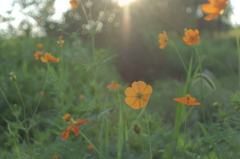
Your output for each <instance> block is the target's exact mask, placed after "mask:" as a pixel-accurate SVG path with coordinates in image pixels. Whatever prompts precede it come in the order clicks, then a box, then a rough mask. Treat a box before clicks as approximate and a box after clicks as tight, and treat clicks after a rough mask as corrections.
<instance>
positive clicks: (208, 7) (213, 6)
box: [202, 0, 228, 21]
mask: <svg viewBox="0 0 240 159" xmlns="http://www.w3.org/2000/svg"><path fill="white" fill-rule="evenodd" d="M208 1H209V4H203V5H202V11H203V12H205V13H208V14H209V15H208V16H206V17H205V18H204V19H205V20H208V21H209V20H213V19H215V18H216V17H217V16H219V15H221V14H223V12H224V8H225V7H226V5H227V4H228V1H227V0H208Z"/></svg>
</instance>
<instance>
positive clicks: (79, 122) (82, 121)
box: [76, 119, 90, 126]
mask: <svg viewBox="0 0 240 159" xmlns="http://www.w3.org/2000/svg"><path fill="white" fill-rule="evenodd" d="M86 122H88V123H89V122H90V121H89V120H87V119H84V120H81V119H78V120H77V121H76V123H77V124H78V125H79V126H80V125H82V124H83V123H86Z"/></svg>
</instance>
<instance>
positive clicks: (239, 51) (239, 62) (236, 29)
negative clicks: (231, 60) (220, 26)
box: [230, 9, 240, 87]
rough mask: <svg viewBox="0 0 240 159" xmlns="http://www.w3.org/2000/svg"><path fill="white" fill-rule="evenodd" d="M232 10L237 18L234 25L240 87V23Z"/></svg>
mask: <svg viewBox="0 0 240 159" xmlns="http://www.w3.org/2000/svg"><path fill="white" fill-rule="evenodd" d="M230 11H231V12H232V14H233V17H234V19H235V22H234V25H235V31H236V34H235V35H236V42H237V53H238V78H239V79H238V86H239V87H240V46H239V30H238V25H237V21H236V15H235V14H234V12H233V11H232V10H231V9H230Z"/></svg>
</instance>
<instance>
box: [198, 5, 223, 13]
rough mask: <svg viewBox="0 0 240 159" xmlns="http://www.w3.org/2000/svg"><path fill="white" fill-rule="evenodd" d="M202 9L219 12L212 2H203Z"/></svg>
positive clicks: (207, 11)
mask: <svg viewBox="0 0 240 159" xmlns="http://www.w3.org/2000/svg"><path fill="white" fill-rule="evenodd" d="M202 11H203V12H205V13H216V12H219V10H218V9H217V8H216V7H215V6H213V5H212V4H203V5H202Z"/></svg>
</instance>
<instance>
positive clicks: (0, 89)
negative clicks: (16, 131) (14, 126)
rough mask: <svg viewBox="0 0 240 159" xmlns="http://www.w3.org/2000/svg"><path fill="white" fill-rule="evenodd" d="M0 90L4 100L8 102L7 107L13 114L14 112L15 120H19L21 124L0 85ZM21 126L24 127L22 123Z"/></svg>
mask: <svg viewBox="0 0 240 159" xmlns="http://www.w3.org/2000/svg"><path fill="white" fill-rule="evenodd" d="M0 91H1V93H2V95H3V98H4V99H5V101H6V102H7V104H8V106H9V108H10V109H11V111H12V113H13V114H14V116H15V117H16V119H17V121H18V122H19V124H21V125H22V123H21V121H20V120H19V118H18V116H17V115H16V113H15V112H14V110H13V108H12V106H11V104H10V103H9V101H8V99H7V97H6V96H5V94H4V92H3V90H2V88H1V87H0ZM22 127H23V128H24V126H23V125H22Z"/></svg>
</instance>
